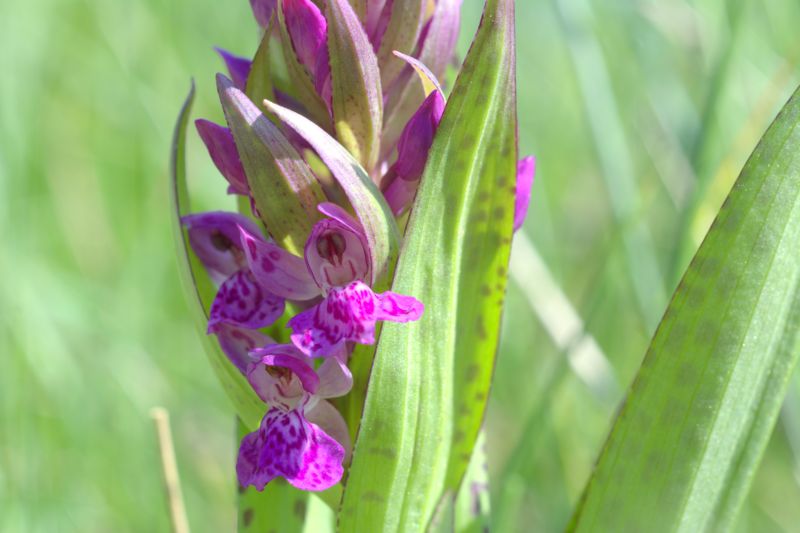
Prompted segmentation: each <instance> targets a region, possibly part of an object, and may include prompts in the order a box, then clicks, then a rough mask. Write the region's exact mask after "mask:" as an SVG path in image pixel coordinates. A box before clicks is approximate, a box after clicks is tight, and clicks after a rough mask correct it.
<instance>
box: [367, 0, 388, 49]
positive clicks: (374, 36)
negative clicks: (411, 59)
mask: <svg viewBox="0 0 800 533" xmlns="http://www.w3.org/2000/svg"><path fill="white" fill-rule="evenodd" d="M393 4H394V0H382V1H379V2H368V5H367V25H366V28H365V29H366V30H367V35H368V36H369V42H371V43H372V48H373V49H374V50H375V53H376V54H377V53H378V50H380V48H381V41H383V36H384V34H385V33H386V28H388V27H389V21H390V20H391V18H392V6H393Z"/></svg>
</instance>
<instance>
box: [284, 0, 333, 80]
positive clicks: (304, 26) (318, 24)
mask: <svg viewBox="0 0 800 533" xmlns="http://www.w3.org/2000/svg"><path fill="white" fill-rule="evenodd" d="M282 2H283V6H282V7H283V12H284V17H285V19H286V29H287V31H288V32H289V37H290V39H291V41H292V48H294V53H295V54H296V55H297V59H298V60H299V61H300V63H301V64H302V65H303V66H304V67H305V68H306V70H307V71H308V73H309V75H310V76H311V77H312V79H313V80H314V85H315V86H316V88H317V91H318V92H319V90H320V87H321V86H322V84H324V82H325V78H326V77H329V76H330V66H329V64H328V63H329V62H328V45H327V40H328V23H327V21H326V20H325V17H324V16H323V15H322V12H321V11H320V9H319V8H318V7H317V6H316V4H314V2H312V1H311V0H282Z"/></svg>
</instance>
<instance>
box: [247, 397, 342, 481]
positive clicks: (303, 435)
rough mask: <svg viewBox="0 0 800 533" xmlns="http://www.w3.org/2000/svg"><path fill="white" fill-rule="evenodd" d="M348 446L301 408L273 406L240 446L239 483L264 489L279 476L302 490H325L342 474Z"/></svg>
mask: <svg viewBox="0 0 800 533" xmlns="http://www.w3.org/2000/svg"><path fill="white" fill-rule="evenodd" d="M344 457H345V450H344V448H343V447H342V445H341V444H339V443H338V442H336V440H334V439H333V438H331V437H330V436H328V434H327V433H325V432H324V431H323V430H322V429H321V428H320V427H319V426H317V425H315V424H312V423H310V422H309V421H307V420H306V419H305V417H304V415H303V413H302V412H301V411H300V410H292V411H289V412H283V411H281V410H279V409H270V410H269V411H268V412H267V414H266V416H264V419H263V420H262V421H261V426H260V427H259V428H258V430H257V431H255V432H253V433H250V434H249V435H247V436H245V438H244V439H243V440H242V444H241V446H240V448H239V457H238V459H237V461H236V473H237V474H238V477H239V483H240V484H241V485H242V486H243V487H246V486H248V485H253V486H255V487H256V489H258V490H264V487H265V486H266V484H267V483H269V482H270V481H272V480H273V479H274V478H276V477H277V476H282V477H284V478H286V480H287V481H288V482H289V483H290V484H292V485H293V486H295V487H297V488H298V489H301V490H311V491H320V490H325V489H328V488H330V487H332V486H333V485H335V484H336V483H338V482H339V480H340V479H341V478H342V473H343V468H342V461H343V460H344Z"/></svg>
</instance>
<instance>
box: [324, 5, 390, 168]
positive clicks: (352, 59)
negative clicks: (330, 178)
mask: <svg viewBox="0 0 800 533" xmlns="http://www.w3.org/2000/svg"><path fill="white" fill-rule="evenodd" d="M327 5H328V8H327V10H326V16H325V18H326V19H327V21H328V52H329V53H330V62H331V87H332V90H333V117H334V126H335V128H336V135H337V136H338V138H339V140H340V141H341V143H342V144H343V145H344V146H345V147H346V148H347V149H348V150H349V151H350V153H351V154H353V156H354V157H355V158H356V159H357V160H358V161H360V162H361V164H362V165H363V166H364V168H366V169H367V171H370V172H371V171H372V170H373V169H374V167H375V164H376V163H377V161H378V152H379V148H380V135H381V127H382V125H383V91H382V90H381V73H380V70H379V69H378V59H377V58H376V57H375V52H374V51H373V49H372V44H371V43H370V42H369V39H368V38H367V34H366V33H364V28H363V26H362V25H361V22H360V21H359V19H358V17H357V15H356V13H355V12H354V11H353V8H352V7H351V6H350V4H348V3H347V0H330V1H329V2H328V3H327Z"/></svg>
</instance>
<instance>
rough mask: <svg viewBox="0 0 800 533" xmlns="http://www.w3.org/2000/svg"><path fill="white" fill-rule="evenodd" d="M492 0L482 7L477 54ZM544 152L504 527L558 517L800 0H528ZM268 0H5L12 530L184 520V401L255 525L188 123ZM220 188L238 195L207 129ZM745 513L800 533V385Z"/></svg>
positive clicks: (521, 12)
mask: <svg viewBox="0 0 800 533" xmlns="http://www.w3.org/2000/svg"><path fill="white" fill-rule="evenodd" d="M481 7H482V2H479V0H464V23H463V27H462V39H461V45H460V50H461V54H463V53H464V52H465V51H466V47H467V46H468V43H469V40H470V38H471V36H472V34H473V32H474V29H475V27H476V25H477V22H478V18H479V15H480V9H481ZM517 18H518V46H519V50H518V62H519V64H518V77H519V117H520V148H521V151H522V152H523V153H535V154H536V155H537V156H538V175H537V181H536V184H535V186H534V198H533V201H532V207H531V214H530V216H529V219H528V221H527V223H526V226H525V228H524V231H523V232H522V233H521V235H520V236H518V242H517V243H516V250H515V253H514V257H513V259H512V269H511V272H512V275H513V282H512V284H511V288H510V293H509V301H508V309H507V312H506V315H505V318H506V319H505V324H504V337H503V338H504V340H503V343H502V346H501V354H500V359H499V362H498V365H497V373H496V382H495V385H494V389H493V393H492V398H491V404H490V410H489V414H488V419H487V420H488V422H487V427H488V449H489V457H490V472H491V476H492V483H493V485H492V505H493V509H494V513H495V530H496V531H503V532H505V531H558V530H560V529H563V528H564V526H565V525H566V523H567V521H568V519H569V515H570V510H571V508H572V506H573V505H574V503H575V502H576V500H577V499H578V498H579V496H580V492H581V490H582V488H583V485H584V483H585V481H586V479H587V476H588V474H589V472H590V469H591V465H592V462H593V460H594V458H595V457H596V455H597V454H598V452H599V449H600V446H601V445H602V442H603V439H604V437H605V434H606V432H607V430H608V427H609V423H610V420H611V419H612V416H613V413H614V410H615V408H616V406H617V404H618V402H619V400H620V399H621V398H622V395H623V391H624V388H625V386H627V384H628V383H629V381H630V380H631V378H632V376H633V375H634V373H635V372H636V370H637V368H638V365H639V362H640V361H641V358H642V356H643V354H644V352H645V349H646V347H647V343H648V340H649V337H650V335H651V333H652V331H653V329H654V327H655V325H656V324H657V322H658V320H659V318H660V314H661V312H662V311H663V309H664V307H665V305H666V302H667V298H668V295H669V294H670V293H671V292H672V289H673V288H674V286H675V284H676V283H677V281H678V280H679V278H680V274H681V272H682V271H683V269H684V268H685V266H686V264H687V262H688V260H689V259H690V258H691V254H692V252H693V250H694V249H695V247H696V246H697V244H698V243H699V240H700V239H701V238H702V236H703V234H704V232H705V230H706V228H707V227H708V225H709V224H710V222H711V219H712V218H713V216H714V213H716V210H717V209H718V207H719V205H720V204H721V203H722V201H723V199H724V196H725V194H726V192H727V190H728V189H729V187H730V185H731V184H732V181H733V180H734V179H735V177H736V175H737V173H738V171H739V169H740V168H741V166H742V164H743V162H744V160H745V158H746V157H747V156H748V155H749V153H750V152H751V150H752V149H753V147H754V146H755V143H756V142H757V140H758V138H759V137H760V136H761V134H762V133H763V131H764V129H765V128H766V126H767V124H768V123H769V122H770V120H771V119H772V118H773V117H774V115H775V113H776V112H777V109H778V108H779V107H780V106H781V105H782V104H783V102H784V101H785V100H786V98H787V97H788V96H789V94H790V93H791V91H792V90H793V88H794V87H795V86H796V85H797V83H798V81H799V80H800V76H799V75H798V74H800V73H799V72H798V61H799V60H800V40H798V33H797V28H798V27H800V4H798V3H797V2H795V1H791V0H782V1H778V0H758V1H757V0H729V1H724V0H695V1H685V0H659V1H656V0H652V1H645V0H636V1H633V0H632V1H626V2H617V1H612V0H594V1H589V0H563V1H532V0H521V1H520V2H518V8H517ZM256 44H257V32H256V28H255V24H254V22H253V21H252V19H251V16H250V12H249V8H248V6H247V3H246V2H245V1H244V0H241V1H237V2H225V3H223V2H212V1H210V0H199V1H198V0H195V1H192V2H189V1H187V0H172V1H170V2H160V1H155V0H145V1H142V2H117V1H112V0H98V1H95V2H88V1H80V0H28V1H27V2H19V1H17V2H12V1H6V2H3V3H2V4H0V50H1V51H2V52H0V67H1V70H2V75H1V76H0V228H2V234H3V243H4V244H3V247H2V252H0V280H2V281H0V302H2V303H0V530H2V531H9V532H17V531H19V532H27V531H47V532H54V531H86V532H93V531H166V530H167V529H168V527H169V526H168V524H169V523H168V518H167V513H166V506H165V503H164V496H163V490H162V485H161V477H160V469H159V459H158V454H157V450H156V444H155V436H154V432H153V427H152V422H151V421H150V419H149V415H148V412H149V409H150V408H151V407H153V406H156V405H163V406H165V407H166V408H167V409H169V411H170V413H171V416H172V422H173V430H174V437H175V445H176V449H177V453H178V461H179V468H180V472H181V476H182V479H183V483H184V493H185V497H186V503H187V507H188V511H189V518H190V521H191V524H192V526H193V528H194V530H195V531H228V530H230V529H231V527H232V524H233V522H234V519H235V518H234V482H233V475H234V470H233V461H234V456H235V442H234V438H233V434H234V424H233V419H232V415H231V411H230V408H229V406H228V404H227V399H226V398H225V397H224V395H223V393H222V391H221V390H220V387H219V386H218V384H217V383H216V381H215V378H214V376H213V375H212V373H211V370H210V368H209V366H208V364H207V362H206V358H205V355H204V354H203V353H202V351H201V347H200V343H199V339H198V336H197V333H196V332H195V330H194V329H193V325H192V323H191V322H190V320H189V317H188V314H187V311H186V304H185V301H184V297H183V294H182V292H181V290H180V285H179V283H178V274H177V269H176V261H175V258H174V244H173V242H172V233H171V231H170V229H171V228H170V220H169V217H170V213H169V206H168V195H167V162H168V153H169V141H170V136H171V130H172V127H173V122H174V119H175V116H176V114H177V111H178V107H179V106H180V103H181V102H182V99H183V97H184V95H185V93H186V91H187V90H188V87H189V79H190V77H191V76H194V77H195V78H196V80H197V84H198V90H199V95H198V96H199V100H198V104H197V106H196V108H195V114H194V116H195V117H199V116H203V117H209V118H212V119H216V120H221V112H220V110H219V109H218V107H217V104H216V102H215V91H214V85H213V74H214V73H215V72H216V71H217V70H220V68H221V66H220V62H219V60H218V58H217V57H216V56H215V54H214V53H213V51H212V49H211V47H212V46H214V45H219V46H223V47H226V48H228V49H230V50H232V51H234V52H237V53H241V54H250V53H252V51H254V50H255V47H256ZM188 157H189V170H190V179H191V182H192V187H193V194H194V199H195V204H196V206H197V207H198V208H212V207H214V208H219V207H227V206H230V207H232V203H231V200H230V198H227V197H225V195H224V182H223V180H222V179H220V177H219V176H218V175H217V174H216V172H215V170H214V169H213V167H212V166H211V163H210V161H209V160H208V158H207V156H206V154H205V153H204V150H203V149H202V146H201V143H199V142H198V139H197V137H196V135H194V133H193V132H192V134H191V135H190V141H189V155H188ZM739 529H740V530H741V531H766V532H769V531H800V379H798V378H795V380H794V383H793V385H792V388H791V392H790V396H789V398H788V399H787V402H786V405H785V408H784V411H783V413H782V416H781V418H780V421H779V425H778V427H777V429H776V431H775V434H774V436H773V439H772V442H771V444H770V446H769V449H768V452H767V455H766V457H765V460H764V462H763V465H762V467H761V469H760V470H759V472H758V475H757V477H756V479H755V482H754V485H753V491H752V494H751V496H750V498H749V500H748V501H747V504H746V506H745V508H744V510H743V512H742V515H741V518H740V525H739Z"/></svg>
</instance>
